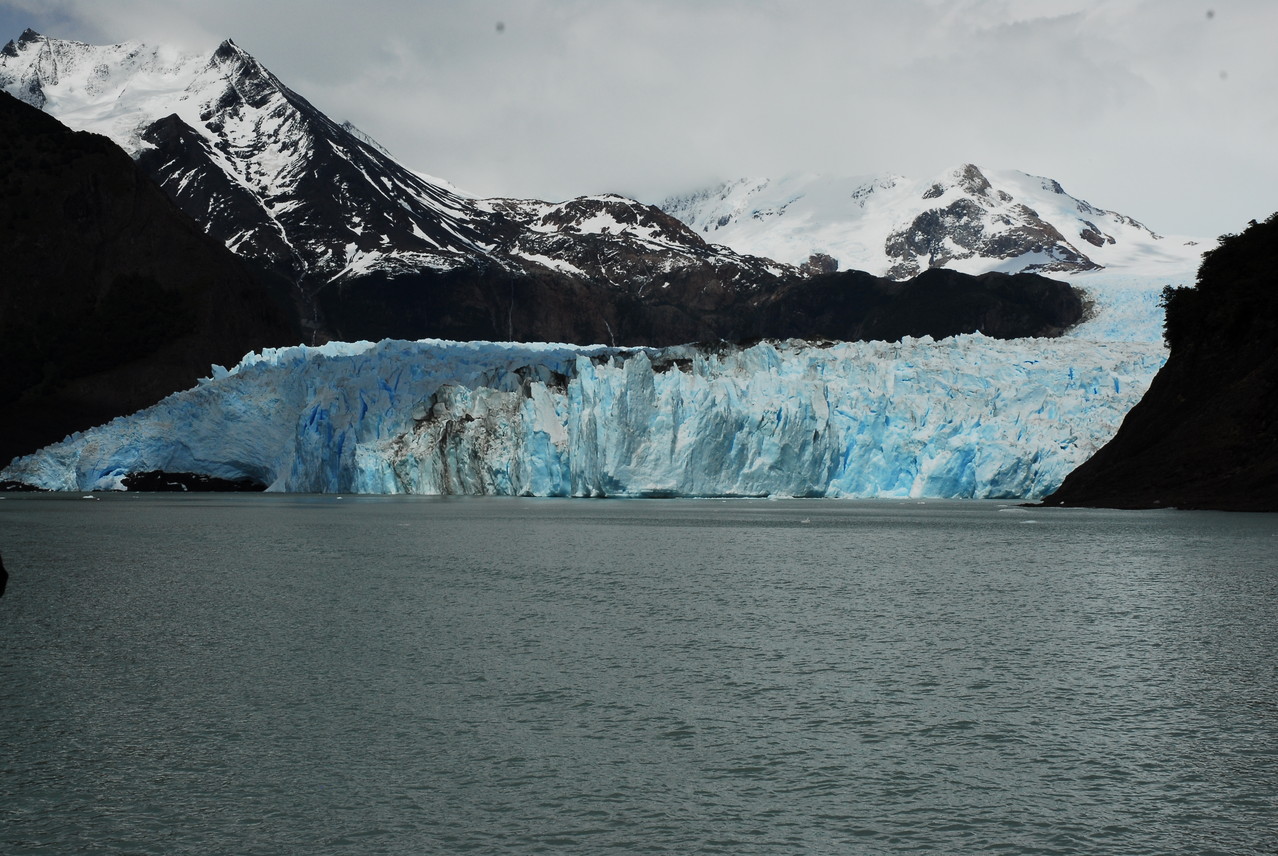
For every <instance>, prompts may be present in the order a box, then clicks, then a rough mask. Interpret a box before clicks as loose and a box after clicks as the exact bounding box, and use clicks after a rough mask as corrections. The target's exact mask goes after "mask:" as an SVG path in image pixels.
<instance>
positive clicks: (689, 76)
mask: <svg viewBox="0 0 1278 856" xmlns="http://www.w3.org/2000/svg"><path fill="white" fill-rule="evenodd" d="M0 25H3V26H4V27H5V30H3V31H0V40H4V39H8V38H14V37H16V36H17V35H18V34H19V33H20V32H21V31H22V29H23V28H25V27H27V26H31V27H34V28H35V29H36V30H38V31H40V32H42V33H45V34H46V35H50V36H58V37H63V38H75V39H80V40H83V41H88V42H93V43H102V44H105V43H111V42H119V41H125V40H129V39H140V40H143V41H148V42H167V43H172V44H179V45H183V46H186V47H190V48H197V49H207V50H211V49H212V48H213V47H214V46H216V44H217V43H218V42H219V41H221V40H222V39H223V38H227V37H229V38H233V39H234V40H235V41H236V43H238V44H239V45H240V46H241V47H243V48H244V49H245V50H247V51H249V52H250V53H252V54H253V55H254V56H256V57H257V58H258V59H259V60H260V61H261V62H262V63H263V64H264V65H266V67H267V68H269V69H271V70H272V71H274V72H275V73H276V75H277V76H279V77H280V79H281V80H283V81H284V82H285V83H286V84H288V85H289V86H290V87H292V88H293V89H294V90H296V91H298V92H299V93H301V94H302V95H304V96H305V97H306V98H308V99H309V100H310V101H312V102H313V103H314V104H315V105H316V106H318V107H319V108H320V109H322V110H324V111H325V112H326V113H328V114H329V115H330V116H332V117H333V118H335V119H338V120H344V119H349V120H350V121H353V122H354V123H355V124H356V125H358V126H360V127H361V128H362V129H363V130H364V131H366V132H367V133H369V134H371V135H372V136H373V137H375V138H377V139H378V140H379V141H380V142H381V143H382V144H384V145H385V146H386V147H388V148H389V149H390V150H391V151H392V152H394V153H395V154H396V155H397V156H398V157H399V159H400V160H401V161H403V162H404V163H406V164H407V165H409V166H410V167H412V168H414V169H418V170H421V171H424V172H427V173H430V174H433V175H437V176H441V177H443V178H446V179H448V180H450V181H452V182H453V183H455V184H456V185H458V186H459V187H462V188H464V189H466V190H469V191H471V192H474V193H479V194H482V195H517V196H530V197H538V198H543V199H555V200H558V199H565V198H569V197H572V196H575V195H579V194H583V193H592V192H601V191H615V192H619V193H624V194H627V195H630V196H635V197H637V198H640V199H643V200H644V201H649V202H658V201H660V200H661V199H663V198H664V197H665V196H666V195H668V194H671V193H675V192H681V191H687V190H694V189H698V188H700V187H703V186H706V185H709V184H712V183H714V182H716V181H720V180H724V179H730V178H736V177H741V176H747V175H748V176H768V175H782V174H785V173H789V172H795V171H801V172H828V173H834V174H839V175H860V174H865V173H880V172H894V173H900V174H903V175H908V176H911V177H917V178H926V177H930V176H931V175H933V174H935V173H939V172H940V171H942V170H944V169H946V168H948V167H950V166H954V165H957V164H959V163H963V162H969V161H970V162H973V163H977V164H980V165H982V166H986V167H990V168H1015V169H1022V170H1025V171H1026V172H1031V173H1035V174H1039V175H1046V176H1050V177H1052V178H1055V179H1057V180H1059V181H1060V182H1061V183H1062V184H1063V185H1064V186H1065V189H1066V190H1068V191H1070V192H1071V193H1073V194H1075V195H1077V196H1082V197H1084V198H1086V199H1088V200H1089V201H1091V202H1092V203H1094V204H1096V205H1100V206H1103V207H1106V208H1112V209H1115V210H1117V211H1120V212H1122V213H1124V214H1128V215H1130V216H1133V217H1136V218H1137V219H1139V220H1142V221H1144V222H1145V223H1146V224H1147V225H1149V226H1150V227H1151V228H1153V229H1155V230H1156V231H1161V232H1164V233H1170V234H1186V235H1196V236H1201V237H1213V236H1215V235H1218V234H1221V233H1223V232H1233V231H1239V230H1241V229H1242V228H1244V227H1245V226H1246V224H1247V221H1248V220H1250V219H1253V218H1255V219H1261V218H1264V217H1266V216H1268V215H1269V214H1270V213H1272V212H1273V211H1274V210H1278V157H1275V155H1274V142H1275V140H1278V93H1276V92H1275V85H1276V84H1278V51H1276V50H1275V49H1274V44H1275V42H1276V41H1278V3H1275V2H1274V0H1207V2H1197V0H1144V1H1142V0H953V2H942V0H891V2H887V0H832V2H826V1H825V0H812V2H786V0H750V1H749V2H728V0H695V2H694V0H683V2H676V0H472V2H461V0H425V2H424V0H384V2H377V0H373V2H369V3H366V4H363V5H361V6H360V7H359V8H355V6H354V4H351V3H349V2H348V0H347V2H329V0H311V2H303V0H219V2H218V3H216V4H213V3H208V2H207V0H110V2H103V0H0Z"/></svg>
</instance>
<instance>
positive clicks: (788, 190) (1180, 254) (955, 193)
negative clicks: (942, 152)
mask: <svg viewBox="0 0 1278 856" xmlns="http://www.w3.org/2000/svg"><path fill="white" fill-rule="evenodd" d="M661 208H662V210H663V211H666V212H667V213H669V214H672V215H674V216H675V217H677V218H679V220H681V221H682V222H684V223H686V224H687V225H688V226H690V227H691V228H692V229H694V230H695V231H697V232H698V233H699V234H701V235H702V236H703V237H705V238H706V240H709V241H714V242H716V243H722V244H726V245H728V246H730V247H732V248H733V249H734V250H737V251H738V252H743V253H755V254H758V255H763V256H768V257H770V258H775V259H778V260H781V261H785V262H789V263H790V264H794V265H800V264H803V263H804V262H807V261H809V260H810V259H811V260H813V261H815V262H817V263H824V264H825V265H827V266H829V265H831V264H837V265H838V266H839V267H842V268H845V269H846V268H855V269H859V270H865V271H869V272H871V273H875V274H879V275H881V276H887V277H890V278H892V279H906V278H908V277H912V276H915V275H917V274H918V273H920V272H921V271H924V270H928V269H929V268H933V267H946V268H950V269H953V270H958V271H963V272H966V273H985V272H988V271H1026V272H1038V273H1051V274H1070V273H1081V272H1087V271H1096V270H1101V269H1103V268H1108V269H1114V270H1139V271H1142V272H1150V273H1155V272H1158V271H1159V270H1160V269H1169V270H1175V271H1180V270H1183V269H1186V268H1188V269H1190V270H1193V269H1194V268H1195V267H1197V264H1198V257H1199V256H1200V255H1201V253H1202V251H1203V249H1204V248H1205V247H1204V246H1201V245H1200V244H1199V242H1196V241H1194V240H1192V239H1185V238H1167V237H1163V236H1161V235H1157V234H1155V233H1154V232H1153V231H1151V230H1150V229H1149V228H1148V227H1146V226H1144V225H1143V224H1141V223H1138V222H1137V221H1135V220H1133V219H1131V218H1130V217H1126V216H1124V215H1122V214H1118V213H1116V212H1113V211H1106V210H1103V209H1100V208H1097V207H1096V206H1094V205H1091V204H1090V203H1088V202H1085V201H1083V200H1081V199H1077V198H1075V197H1073V196H1071V195H1069V194H1068V193H1066V192H1065V191H1064V189H1063V188H1062V187H1061V186H1060V184H1059V183H1057V182H1056V181H1053V180H1052V179H1050V178H1041V177H1038V176H1033V175H1027V174H1026V173H1023V172H1016V171H1011V170H1002V171H994V170H985V169H981V168H979V167H977V166H974V165H972V164H964V165H962V166H959V167H957V168H955V169H952V170H949V171H947V172H945V173H944V174H942V175H940V176H938V177H936V178H933V179H930V180H927V181H917V180H913V179H908V178H904V177H901V176H869V177H865V176H863V177H858V178H841V177H831V176H821V175H791V176H788V177H786V178H783V179H777V180H773V179H758V180H754V179H741V180H738V181H734V182H728V183H725V184H721V185H719V186H717V187H713V188H710V189H707V190H702V191H699V192H696V193H691V194H687V195H683V196H675V197H671V198H669V199H667V200H666V201H665V202H663V203H661Z"/></svg>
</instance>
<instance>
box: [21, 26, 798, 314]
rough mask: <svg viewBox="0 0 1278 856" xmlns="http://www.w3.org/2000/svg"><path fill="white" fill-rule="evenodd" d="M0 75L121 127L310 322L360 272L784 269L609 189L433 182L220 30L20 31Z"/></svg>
mask: <svg viewBox="0 0 1278 856" xmlns="http://www.w3.org/2000/svg"><path fill="white" fill-rule="evenodd" d="M0 88H2V89H5V90H7V91H9V92H10V93H11V94H13V95H15V96H16V97H18V98H20V99H22V100H24V101H26V102H27V103H29V104H32V105H33V106H37V107H40V108H41V109H43V110H45V111H46V112H48V113H50V114H51V115H53V116H55V117H57V118H60V119H62V120H63V121H65V122H66V123H68V124H69V125H71V126H72V127H74V128H77V129H81V130H93V131H97V132H99V133H103V134H105V135H106V136H108V137H110V138H112V139H113V140H115V141H116V142H117V143H119V144H120V145H121V147H123V148H124V149H125V150H126V151H127V152H129V153H130V154H131V155H133V156H134V157H135V158H136V159H137V161H138V163H139V164H140V165H141V166H142V167H143V169H144V170H146V171H147V172H148V173H149V174H150V175H151V176H152V177H153V178H154V179H155V180H156V182H157V183H158V184H159V185H160V186H161V187H163V188H164V189H165V190H166V191H167V192H168V193H169V195H170V196H171V197H172V198H173V199H174V201H175V202H176V203H177V204H178V205H179V207H181V208H182V209H183V210H184V211H186V212H187V213H188V214H189V215H190V216H192V217H193V218H194V219H196V220H197V221H198V222H200V223H202V224H203V225H204V227H205V229H206V231H207V232H208V233H209V234H210V235H213V236H214V237H217V238H218V239H220V240H222V241H223V242H225V243H226V245H227V246H228V247H230V248H231V249H232V250H234V251H235V252H236V253H237V254H239V255H241V256H243V257H245V258H247V259H249V260H251V261H253V262H255V263H256V264H258V265H260V266H262V267H264V268H266V269H267V270H270V271H272V272H273V273H275V274H277V275H279V276H281V277H283V278H285V279H287V280H289V281H291V282H293V283H294V284H295V285H296V287H297V300H298V303H299V311H300V312H301V314H302V315H303V317H304V318H305V320H306V321H307V322H308V323H310V324H312V325H313V326H314V327H315V328H316V329H317V330H318V331H319V333H320V334H325V333H331V332H332V330H331V329H330V328H331V325H327V324H326V322H325V320H324V319H323V318H322V317H320V313H321V312H322V307H323V306H325V305H331V304H332V303H333V300H332V299H331V298H325V299H320V298H319V294H320V292H322V291H324V290H325V289H331V288H335V287H345V286H349V285H350V284H352V283H355V282H358V281H359V280H361V279H363V278H365V277H369V276H374V277H375V278H377V279H378V280H379V281H380V280H387V279H394V278H396V277H399V276H402V275H406V274H409V275H412V276H414V277H417V278H419V279H420V278H421V277H422V276H423V275H427V276H429V274H431V273H449V272H456V271H461V270H473V269H479V270H482V271H498V272H500V273H501V274H502V275H504V276H514V277H531V278H534V279H544V278H545V277H546V276H547V274H548V273H549V274H551V275H554V276H557V277H560V278H562V277H568V278H572V279H576V280H581V281H586V280H588V281H589V282H590V283H591V284H592V285H595V286H600V287H612V288H618V289H621V290H623V291H631V292H638V291H643V290H645V289H647V288H648V287H649V286H650V285H653V284H655V285H657V286H658V287H659V286H660V283H659V282H656V283H654V279H655V278H657V277H661V276H665V275H667V274H672V273H678V274H679V275H680V276H681V278H683V279H684V280H688V279H694V280H696V281H697V282H698V285H699V286H700V287H706V288H710V289H712V290H715V289H717V290H727V291H737V290H742V289H754V288H759V287H766V286H768V285H770V284H772V283H775V282H777V281H778V280H780V279H781V278H784V277H789V276H794V275H795V273H796V272H795V271H794V269H792V268H790V267H789V266H787V265H782V264H777V263H775V262H772V261H770V260H767V259H761V258H753V257H749V256H744V255H741V254H738V253H735V252H733V251H731V250H729V249H727V248H726V247H719V246H713V245H710V244H707V243H706V242H705V241H704V240H703V239H702V238H701V237H700V236H698V235H697V234H696V233H694V232H693V231H692V230H689V229H687V228H685V227H683V226H682V225H681V224H679V223H678V221H676V220H674V219H673V218H670V217H668V216H667V215H665V214H663V213H662V212H660V211H659V210H657V209H655V208H652V207H651V206H644V205H642V204H640V203H637V202H635V201H633V200H628V199H624V198H622V197H617V196H594V197H583V198H581V199H578V200H572V201H569V202H564V203H559V204H557V205H555V204H549V203H541V202H534V201H518V200H506V199H495V200H479V199H474V198H471V197H469V196H466V195H464V194H461V193H459V192H457V191H455V190H453V189H451V188H450V187H447V186H445V185H443V184H440V183H434V182H431V181H428V180H427V179H425V178H423V177H422V176H421V175H419V174H417V173H415V172H413V171H411V170H409V169H407V168H406V167H404V166H403V165H402V164H400V163H399V162H398V161H396V160H395V159H394V158H392V157H390V156H389V155H388V154H387V153H386V151H385V150H384V149H383V148H381V147H380V146H378V145H377V144H376V143H374V142H373V141H372V140H371V138H370V137H368V136H367V135H366V134H363V133H362V132H359V131H358V129H354V128H353V127H352V126H350V125H349V123H347V124H339V123H337V122H334V121H333V120H331V119H329V118H328V117H327V116H325V115H324V114H323V113H322V112H321V111H319V110H317V109H316V108H315V107H314V106H313V105H311V104H310V102H308V101H307V100H306V99H305V98H303V97H302V96H300V95H299V94H297V93H296V92H294V91H293V90H291V89H289V88H288V87H287V86H285V85H284V84H283V83H282V82H281V81H280V80H279V79H278V78H277V77H275V75H273V74H272V73H271V72H270V71H269V70H267V69H266V68H265V67H264V66H263V65H262V64H261V63H260V62H258V61H257V60H256V59H254V58H253V57H252V56H250V55H249V54H248V53H247V52H245V51H244V50H242V49H241V48H239V47H238V46H237V45H236V44H235V43H234V42H232V41H230V40H227V41H224V42H223V43H222V44H221V45H220V46H219V47H218V48H217V49H216V50H215V51H214V52H213V53H212V54H211V55H209V56H207V57H203V56H198V55H181V54H175V53H173V52H171V51H167V50H166V49H164V48H157V47H150V46H146V45H142V44H139V43H123V44H119V45H110V46H93V45H87V44H83V43H79V42H74V41H67V40H59V39H51V38H47V37H45V36H42V35H40V34H38V33H35V32H33V31H31V30H27V31H26V32H24V33H23V34H22V36H21V37H20V38H19V39H17V40H16V41H11V42H9V43H8V44H7V45H6V46H5V47H4V49H3V50H0Z"/></svg>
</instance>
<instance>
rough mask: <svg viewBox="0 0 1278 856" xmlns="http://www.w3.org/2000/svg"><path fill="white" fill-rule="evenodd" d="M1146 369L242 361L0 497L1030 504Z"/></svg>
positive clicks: (992, 343)
mask: <svg viewBox="0 0 1278 856" xmlns="http://www.w3.org/2000/svg"><path fill="white" fill-rule="evenodd" d="M1164 356H1165V354H1164V352H1163V350H1162V349H1161V347H1160V346H1159V345H1156V344H1152V343H1144V344H1141V343H1128V342H1086V341H1081V340H1068V339H1052V340H1046V339H1022V340H1017V341H1003V340H996V339H989V338H986V337H984V336H958V337H954V338H951V339H946V340H943V341H939V342H933V341H932V340H931V339H922V340H919V339H905V340H903V341H901V342H896V343H888V342H851V343H823V344H821V345H812V344H808V343H802V342H785V343H780V342H761V343H759V344H756V345H754V346H752V347H749V348H738V347H696V346H681V347H672V348H666V349H615V348H604V347H598V346H596V347H573V346H568V345H513V344H490V343H483V342H467V343H458V342H439V341H422V342H397V341H383V342H380V343H377V344H373V343H369V342H359V343H350V344H342V343H331V344H329V345H326V346H323V347H321V348H306V347H295V348H285V349H278V350H269V351H264V352H262V353H258V354H250V355H249V356H248V357H246V358H245V359H244V360H243V361H242V362H241V363H240V365H239V366H237V367H235V368H233V369H232V370H230V371H229V372H228V371H226V370H225V369H218V370H217V371H215V375H216V376H215V377H214V378H211V379H209V380H207V381H206V382H205V383H203V384H201V385H200V386H198V387H196V388H195V389H191V390H188V391H186V392H182V393H178V394H176V395H173V396H170V397H169V398H167V399H165V400H164V401H162V402H160V403H159V404H157V405H156V406H155V407H152V408H149V409H147V410H144V411H141V412H138V413H136V414H133V415H132V416H127V417H122V418H120V419H116V420H114V421H112V422H111V423H109V424H107V425H103V426H101V427H100V428H95V429H93V430H91V431H87V432H85V433H83V434H80V435H76V436H74V437H70V438H68V439H67V440H66V441H64V442H62V443H59V444H56V445H53V446H49V447H47V448H45V449H42V450H41V451H39V452H37V453H36V454H33V455H30V456H27V457H24V458H19V459H18V460H16V461H14V462H13V463H12V464H11V465H10V466H9V467H8V468H7V469H5V470H3V471H2V472H0V479H10V480H15V481H20V482H23V483H25V484H30V485H38V486H40V487H44V488H48V489H54V490H102V489H113V488H114V489H118V488H120V487H122V486H126V484H127V483H126V479H128V478H129V476H130V475H136V474H140V473H153V472H157V471H159V472H169V473H200V474H204V475H208V476H213V477H217V478H221V479H226V480H230V481H237V480H241V479H250V480H252V481H254V482H256V483H257V484H258V485H260V486H264V487H270V488H271V489H273V490H283V491H293V492H341V493H346V492H361V493H418V494H513V495H534V496H768V495H771V496H829V497H837V496H853V497H951V498H982V497H989V498H994V497H1015V498H1024V497H1037V496H1041V495H1043V494H1044V493H1047V492H1050V491H1051V490H1053V489H1055V487H1056V486H1057V485H1059V484H1060V482H1061V480H1062V479H1063V478H1064V477H1065V475H1066V473H1068V472H1069V471H1070V470H1071V469H1072V468H1073V467H1074V466H1075V465H1076V464H1078V463H1079V462H1080V461H1082V460H1084V459H1086V458H1087V456H1088V455H1090V454H1091V453H1092V452H1093V451H1094V450H1095V449H1096V448H1097V447H1099V446H1100V445H1101V444H1103V443H1104V442H1105V441H1106V440H1108V439H1109V438H1110V437H1111V436H1112V435H1113V433H1114V432H1115V430H1117V428H1118V425H1119V423H1120V422H1121V421H1122V418H1123V415H1124V414H1125V413H1126V412H1127V410H1128V409H1129V408H1130V407H1131V406H1132V405H1133V404H1134V403H1135V402H1136V401H1138V400H1139V399H1140V397H1141V395H1142V394H1143V393H1144V391H1145V389H1146V388H1147V386H1148V384H1149V380H1150V378H1151V377H1152V376H1153V374H1154V372H1155V371H1157V369H1158V367H1159V366H1160V365H1162V363H1163V359H1164ZM174 437H181V438H182V442H181V443H175V442H174V439H173V438H174Z"/></svg>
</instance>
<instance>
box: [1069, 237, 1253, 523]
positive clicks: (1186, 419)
mask: <svg viewBox="0 0 1278 856" xmlns="http://www.w3.org/2000/svg"><path fill="white" fill-rule="evenodd" d="M1165 294H1166V304H1167V326H1166V331H1167V344H1168V346H1169V347H1170V350H1171V354H1170V356H1169V358H1168V360H1167V364H1166V365H1165V366H1164V367H1163V369H1162V370H1161V371H1160V372H1159V373H1158V376H1157V377H1156V378H1155V379H1154V381H1153V383H1152V384H1151V385H1150V388H1149V392H1148V393H1147V394H1146V395H1145V397H1144V398H1143V399H1142V400H1141V402H1140V403H1139V404H1138V405H1136V407H1135V408H1133V409H1132V411H1131V413H1130V414H1128V416H1127V419H1126V420H1125V421H1124V422H1123V425H1122V428H1121V429H1120V430H1119V431H1118V433H1117V435H1115V437H1114V439H1113V440H1111V441H1110V442H1109V443H1108V444H1107V445H1106V446H1104V447H1103V448H1101V449H1100V450H1099V451H1098V452H1097V453H1096V454H1095V455H1094V456H1093V457H1092V458H1091V459H1090V460H1088V461H1087V462H1086V463H1084V464H1082V465H1081V466H1079V467H1078V469H1076V470H1075V471H1074V472H1072V473H1071V474H1070V475H1069V477H1068V478H1066V479H1065V482H1064V483H1063V484H1062V485H1061V487H1060V489H1059V490H1057V491H1056V492H1055V493H1053V494H1052V495H1051V496H1049V497H1047V498H1046V499H1045V500H1044V503H1045V504H1047V505H1077V506H1101V507H1113V508H1159V507H1176V508H1204V509H1220V510H1230V511H1278V214H1275V215H1274V216H1271V217H1270V218H1269V219H1268V220H1267V221H1265V222H1264V223H1255V222H1253V223H1252V225H1251V227H1250V228H1248V229H1247V230H1246V231H1245V232H1243V233H1242V234H1241V235H1227V236H1225V237H1224V238H1222V239H1221V244H1220V246H1219V247H1218V248H1217V249H1215V250H1212V251H1211V252H1209V253H1207V254H1206V256H1205V257H1204V260H1203V265H1202V267H1201V268H1200V269H1199V273H1198V285H1197V287H1196V288H1182V289H1168V291H1167V292H1165Z"/></svg>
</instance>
